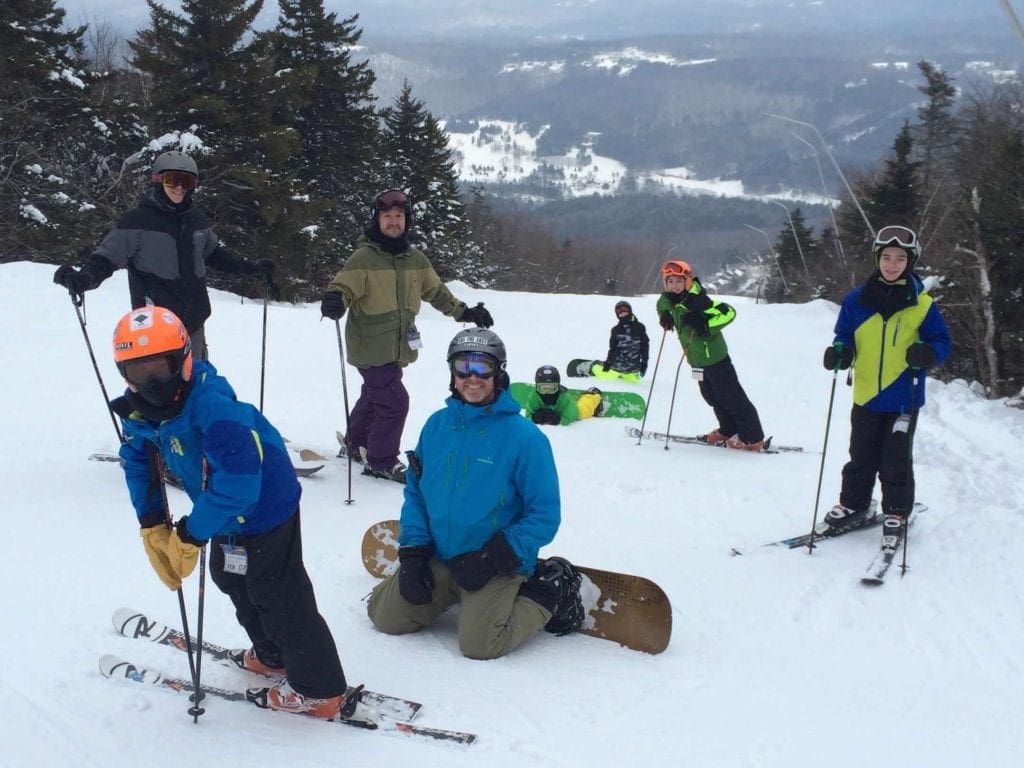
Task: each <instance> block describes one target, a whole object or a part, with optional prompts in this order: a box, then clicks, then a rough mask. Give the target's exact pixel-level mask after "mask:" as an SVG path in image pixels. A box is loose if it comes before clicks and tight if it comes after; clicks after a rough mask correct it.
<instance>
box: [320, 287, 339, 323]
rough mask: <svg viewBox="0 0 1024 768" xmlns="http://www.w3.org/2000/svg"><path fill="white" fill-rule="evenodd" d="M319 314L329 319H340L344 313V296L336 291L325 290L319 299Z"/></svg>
mask: <svg viewBox="0 0 1024 768" xmlns="http://www.w3.org/2000/svg"><path fill="white" fill-rule="evenodd" d="M320 314H321V315H322V316H323V317H329V318H330V319H331V320H340V319H341V316H342V315H344V314H345V297H344V296H342V295H341V294H340V293H338V292H337V291H327V293H325V294H324V297H323V298H322V299H320Z"/></svg>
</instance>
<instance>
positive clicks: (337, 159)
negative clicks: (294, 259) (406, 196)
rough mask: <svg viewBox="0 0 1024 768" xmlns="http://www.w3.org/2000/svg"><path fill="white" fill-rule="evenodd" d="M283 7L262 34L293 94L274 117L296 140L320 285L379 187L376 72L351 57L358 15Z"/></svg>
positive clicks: (278, 76) (313, 267)
mask: <svg viewBox="0 0 1024 768" xmlns="http://www.w3.org/2000/svg"><path fill="white" fill-rule="evenodd" d="M278 5H279V7H280V11H281V13H280V16H279V18H278V24H277V27H276V28H275V29H274V30H272V31H270V32H268V33H264V34H263V35H261V36H260V37H261V39H262V41H263V43H264V44H265V45H266V49H267V52H268V55H269V57H270V58H271V60H272V61H273V62H274V71H273V73H272V77H273V78H274V79H275V80H276V81H277V83H278V84H282V83H283V84H286V85H278V86H277V87H278V89H279V90H280V91H282V92H284V93H286V94H287V95H288V99H287V101H282V102H281V103H280V104H279V106H278V108H277V112H276V114H275V115H274V118H275V122H277V123H279V124H281V125H282V126H287V127H288V129H289V130H290V131H292V132H293V133H294V136H295V138H296V141H297V144H296V151H295V152H294V153H292V155H291V157H290V158H289V169H290V172H291V173H292V174H293V175H294V176H295V178H296V181H297V183H298V184H299V185H300V186H301V187H302V188H303V189H304V194H305V195H306V199H307V200H308V203H307V208H308V210H307V217H306V218H308V219H309V220H310V226H315V227H316V234H315V237H314V239H313V241H311V242H310V243H309V245H310V247H308V248H306V249H305V250H306V254H305V265H304V272H305V274H306V275H307V276H308V278H309V279H310V281H311V282H312V283H314V284H316V285H318V286H319V288H320V289H322V287H323V284H325V283H326V280H327V279H329V277H330V276H332V275H333V274H334V272H335V271H336V270H337V269H338V266H339V263H340V260H341V259H342V258H343V257H344V256H345V255H347V253H348V252H349V251H350V250H351V249H352V248H353V247H354V245H355V242H356V239H357V238H358V236H359V235H360V233H361V232H362V230H363V227H364V226H365V225H366V211H367V210H368V207H369V203H370V201H371V200H372V198H373V195H374V194H375V193H376V192H377V191H378V190H377V185H378V178H377V174H376V167H375V159H376V157H377V137H378V125H377V115H376V112H375V110H374V96H373V92H372V89H373V83H374V75H373V72H372V70H370V68H369V64H368V62H366V61H362V62H359V63H353V61H352V54H353V51H354V50H355V49H356V46H357V45H358V43H359V39H360V37H361V36H362V31H361V30H359V29H358V28H357V27H356V25H355V24H356V20H357V19H358V16H351V17H348V18H345V19H342V20H340V21H339V20H338V18H337V14H334V13H330V14H328V13H325V12H324V7H323V2H322V0H280V2H279V3H278ZM269 88H270V86H269V85H268V89H269ZM264 90H266V89H264ZM313 246H315V247H313Z"/></svg>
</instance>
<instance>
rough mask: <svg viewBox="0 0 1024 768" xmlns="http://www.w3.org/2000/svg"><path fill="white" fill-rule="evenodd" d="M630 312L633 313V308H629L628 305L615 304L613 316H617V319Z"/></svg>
mask: <svg viewBox="0 0 1024 768" xmlns="http://www.w3.org/2000/svg"><path fill="white" fill-rule="evenodd" d="M632 311H633V308H632V307H630V306H629V304H626V303H622V304H616V305H615V314H616V315H618V316H619V317H623V316H625V315H628V314H629V313H630V312H632Z"/></svg>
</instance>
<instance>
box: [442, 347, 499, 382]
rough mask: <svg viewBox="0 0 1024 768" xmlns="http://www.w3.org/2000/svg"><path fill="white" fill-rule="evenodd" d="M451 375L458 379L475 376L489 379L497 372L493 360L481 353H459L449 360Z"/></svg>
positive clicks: (496, 366) (496, 365)
mask: <svg viewBox="0 0 1024 768" xmlns="http://www.w3.org/2000/svg"><path fill="white" fill-rule="evenodd" d="M451 369H452V373H453V374H454V375H455V376H456V377H457V378H460V379H468V378H469V377H470V376H476V377H478V378H481V379H490V378H493V377H494V374H495V373H497V372H498V364H497V362H495V360H494V358H493V357H491V356H490V355H488V354H485V353H483V352H460V353H459V354H457V355H455V357H453V358H452V359H451Z"/></svg>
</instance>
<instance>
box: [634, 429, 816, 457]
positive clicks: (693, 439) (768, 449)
mask: <svg viewBox="0 0 1024 768" xmlns="http://www.w3.org/2000/svg"><path fill="white" fill-rule="evenodd" d="M626 434H627V435H629V436H630V437H635V438H637V439H638V440H639V439H641V438H642V439H644V440H658V441H661V442H665V441H669V442H672V443H684V444H686V445H703V446H705V447H707V448H725V447H726V446H725V444H724V443H722V444H718V443H709V442H708V441H707V440H705V439H704V436H703V435H669V434H666V433H664V432H653V431H651V430H643V431H641V430H640V429H639V428H638V427H626ZM741 453H742V451H741ZM757 453H804V449H803V448H801V447H800V446H799V445H779V444H778V443H774V442H773V441H772V438H771V437H766V438H765V439H764V447H763V448H762V449H761V450H760V451H757Z"/></svg>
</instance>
